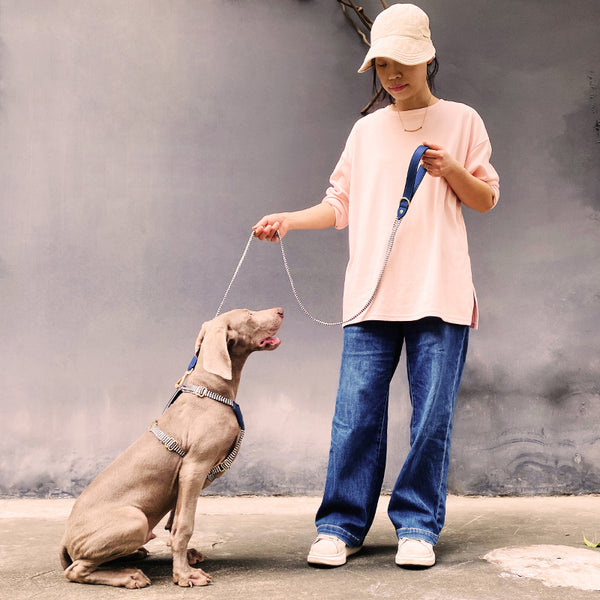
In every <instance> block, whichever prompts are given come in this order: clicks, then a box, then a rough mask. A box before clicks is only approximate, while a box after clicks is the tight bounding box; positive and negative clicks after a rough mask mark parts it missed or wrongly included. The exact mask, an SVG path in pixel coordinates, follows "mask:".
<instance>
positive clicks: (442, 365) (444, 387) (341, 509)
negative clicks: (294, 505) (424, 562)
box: [316, 317, 469, 547]
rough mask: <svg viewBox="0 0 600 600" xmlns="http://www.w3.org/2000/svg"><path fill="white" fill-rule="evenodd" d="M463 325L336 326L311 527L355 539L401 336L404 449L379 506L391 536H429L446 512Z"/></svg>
mask: <svg viewBox="0 0 600 600" xmlns="http://www.w3.org/2000/svg"><path fill="white" fill-rule="evenodd" d="M468 338H469V327H468V326H463V325H455V324H451V323H446V322H444V321H442V320H441V319H438V318H435V317H428V318H425V319H420V320H418V321H407V322H386V321H365V322H363V323H358V324H356V325H348V326H346V327H345V329H344V349H343V353H342V366H341V370H340V383H339V387H338V393H337V399H336V406H335V413H334V417H333V424H332V429H331V448H330V452H329V464H328V469H327V478H326V483H325V491H324V494H323V501H322V503H321V506H320V508H319V510H318V512H317V516H316V525H317V530H318V532H319V533H326V534H331V535H335V536H337V537H338V538H340V539H342V540H343V541H344V542H345V543H346V544H347V545H348V546H351V547H356V546H360V545H362V543H363V541H364V538H365V536H366V535H367V532H368V531H369V528H370V526H371V524H372V522H373V518H374V516H375V510H376V508H377V501H378V499H379V495H380V493H381V487H382V483H383V476H384V471H385V461H386V450H387V421H388V400H389V388H390V381H391V379H392V376H393V375H394V372H395V370H396V367H397V366H398V361H399V359H400V353H401V350H402V347H403V345H404V344H405V346H406V362H407V372H408V384H409V390H410V399H411V404H412V418H411V422H410V451H409V453H408V456H407V458H406V461H405V463H404V466H403V467H402V470H401V472H400V475H399V476H398V479H397V481H396V483H395V485H394V489H393V491H392V495H391V498H390V502H389V508H388V514H389V517H390V519H391V521H392V523H393V525H394V527H395V529H396V533H397V535H398V537H399V538H400V537H409V538H416V539H422V540H426V541H428V542H429V543H431V544H436V543H437V541H438V539H439V535H440V531H441V530H442V527H443V525H444V520H445V514H446V490H447V488H446V480H447V475H448V465H449V460H450V437H451V432H452V420H453V414H454V407H455V403H456V396H457V394H458V388H459V385H460V379H461V375H462V371H463V366H464V362H465V357H466V352H467V345H468Z"/></svg>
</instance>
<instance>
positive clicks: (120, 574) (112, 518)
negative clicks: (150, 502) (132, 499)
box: [65, 506, 150, 589]
mask: <svg viewBox="0 0 600 600" xmlns="http://www.w3.org/2000/svg"><path fill="white" fill-rule="evenodd" d="M96 516H97V517H98V515H96ZM92 522H93V523H94V531H93V532H91V533H89V535H87V536H84V537H82V538H81V541H80V543H79V544H78V545H77V547H76V548H74V549H73V550H71V557H72V558H73V559H74V560H73V563H72V564H71V565H70V566H68V567H67V568H66V569H65V576H66V577H67V579H69V581H75V582H78V583H93V584H103V585H113V586H118V587H126V588H134V589H135V588H142V587H146V586H147V585H150V580H149V579H148V578H147V577H146V576H145V575H144V573H143V572H142V571H140V570H139V569H125V568H119V567H117V566H116V565H110V566H103V567H100V565H104V563H107V562H111V561H114V560H117V559H123V558H125V557H128V556H131V555H132V554H133V555H137V556H138V558H141V555H140V554H138V553H139V552H140V549H141V546H142V544H144V543H145V541H146V540H147V538H148V520H147V518H146V515H144V513H143V512H142V511H140V510H139V509H137V508H135V507H133V506H126V507H119V508H117V509H115V510H110V511H106V512H104V513H103V514H102V517H101V518H96V519H93V520H92ZM142 553H147V552H146V550H145V549H142ZM99 567H100V568H99Z"/></svg>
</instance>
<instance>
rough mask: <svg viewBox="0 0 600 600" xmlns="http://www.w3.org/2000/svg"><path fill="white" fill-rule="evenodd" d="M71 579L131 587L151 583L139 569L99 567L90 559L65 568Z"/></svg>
mask: <svg viewBox="0 0 600 600" xmlns="http://www.w3.org/2000/svg"><path fill="white" fill-rule="evenodd" d="M65 576H66V577H67V579H68V580H69V581H75V582H77V583H96V584H101V585H114V586H117V587H124V588H129V589H137V588H143V587H146V586H148V585H150V580H149V579H148V578H147V577H146V576H145V575H144V573H143V572H142V571H140V570H139V569H99V568H98V564H97V563H96V562H94V561H90V560H76V561H75V562H74V563H72V564H71V566H70V567H68V568H67V569H66V570H65Z"/></svg>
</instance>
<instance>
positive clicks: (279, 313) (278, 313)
mask: <svg viewBox="0 0 600 600" xmlns="http://www.w3.org/2000/svg"><path fill="white" fill-rule="evenodd" d="M275 312H276V313H277V316H279V317H281V318H282V319H283V308H276V309H275Z"/></svg>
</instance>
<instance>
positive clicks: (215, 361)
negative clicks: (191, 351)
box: [196, 322, 232, 379]
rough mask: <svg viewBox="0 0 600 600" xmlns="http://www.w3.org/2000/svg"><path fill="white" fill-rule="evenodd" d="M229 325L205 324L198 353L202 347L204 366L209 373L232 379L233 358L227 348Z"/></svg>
mask: <svg viewBox="0 0 600 600" xmlns="http://www.w3.org/2000/svg"><path fill="white" fill-rule="evenodd" d="M227 341H228V336H227V325H226V324H218V325H215V324H211V323H210V322H209V323H204V325H202V329H201V330H200V334H199V335H198V339H197V340H196V352H198V350H199V348H200V346H202V366H203V367H204V368H205V369H206V370H207V371H208V372H209V373H214V374H215V375H218V376H219V377H223V379H231V377H232V374H231V358H229V350H228V348H227Z"/></svg>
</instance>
